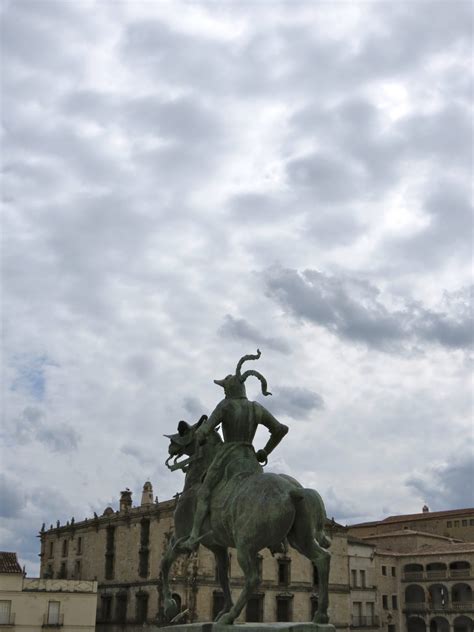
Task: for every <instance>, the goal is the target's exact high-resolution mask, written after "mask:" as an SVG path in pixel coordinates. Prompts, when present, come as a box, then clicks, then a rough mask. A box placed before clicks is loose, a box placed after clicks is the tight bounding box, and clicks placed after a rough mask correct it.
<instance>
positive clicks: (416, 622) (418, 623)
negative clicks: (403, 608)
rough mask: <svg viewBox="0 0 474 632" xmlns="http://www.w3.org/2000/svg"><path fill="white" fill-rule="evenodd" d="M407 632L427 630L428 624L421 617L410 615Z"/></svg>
mask: <svg viewBox="0 0 474 632" xmlns="http://www.w3.org/2000/svg"><path fill="white" fill-rule="evenodd" d="M407 632H426V624H425V622H424V621H423V619H420V617H409V618H408V621H407Z"/></svg>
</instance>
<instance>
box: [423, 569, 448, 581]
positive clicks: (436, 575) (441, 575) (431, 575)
mask: <svg viewBox="0 0 474 632" xmlns="http://www.w3.org/2000/svg"><path fill="white" fill-rule="evenodd" d="M445 577H446V570H439V571H426V578H427V579H445Z"/></svg>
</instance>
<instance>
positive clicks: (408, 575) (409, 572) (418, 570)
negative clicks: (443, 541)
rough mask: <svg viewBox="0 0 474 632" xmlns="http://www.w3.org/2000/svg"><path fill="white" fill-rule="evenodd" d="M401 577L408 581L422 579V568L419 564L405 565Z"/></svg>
mask: <svg viewBox="0 0 474 632" xmlns="http://www.w3.org/2000/svg"><path fill="white" fill-rule="evenodd" d="M403 576H404V578H405V579H408V580H414V579H423V566H422V565H421V564H405V566H404V567H403Z"/></svg>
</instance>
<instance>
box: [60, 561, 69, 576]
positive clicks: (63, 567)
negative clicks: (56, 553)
mask: <svg viewBox="0 0 474 632" xmlns="http://www.w3.org/2000/svg"><path fill="white" fill-rule="evenodd" d="M66 577H67V572H66V562H61V566H60V568H59V573H58V579H66Z"/></svg>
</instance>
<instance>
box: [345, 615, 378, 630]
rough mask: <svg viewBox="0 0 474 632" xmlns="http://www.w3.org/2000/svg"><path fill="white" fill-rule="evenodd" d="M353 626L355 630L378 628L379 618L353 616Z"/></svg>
mask: <svg viewBox="0 0 474 632" xmlns="http://www.w3.org/2000/svg"><path fill="white" fill-rule="evenodd" d="M351 626H352V627H353V628H377V627H378V626H379V618H378V617H377V616H376V615H372V616H366V617H359V616H355V615H353V616H352V618H351Z"/></svg>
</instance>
